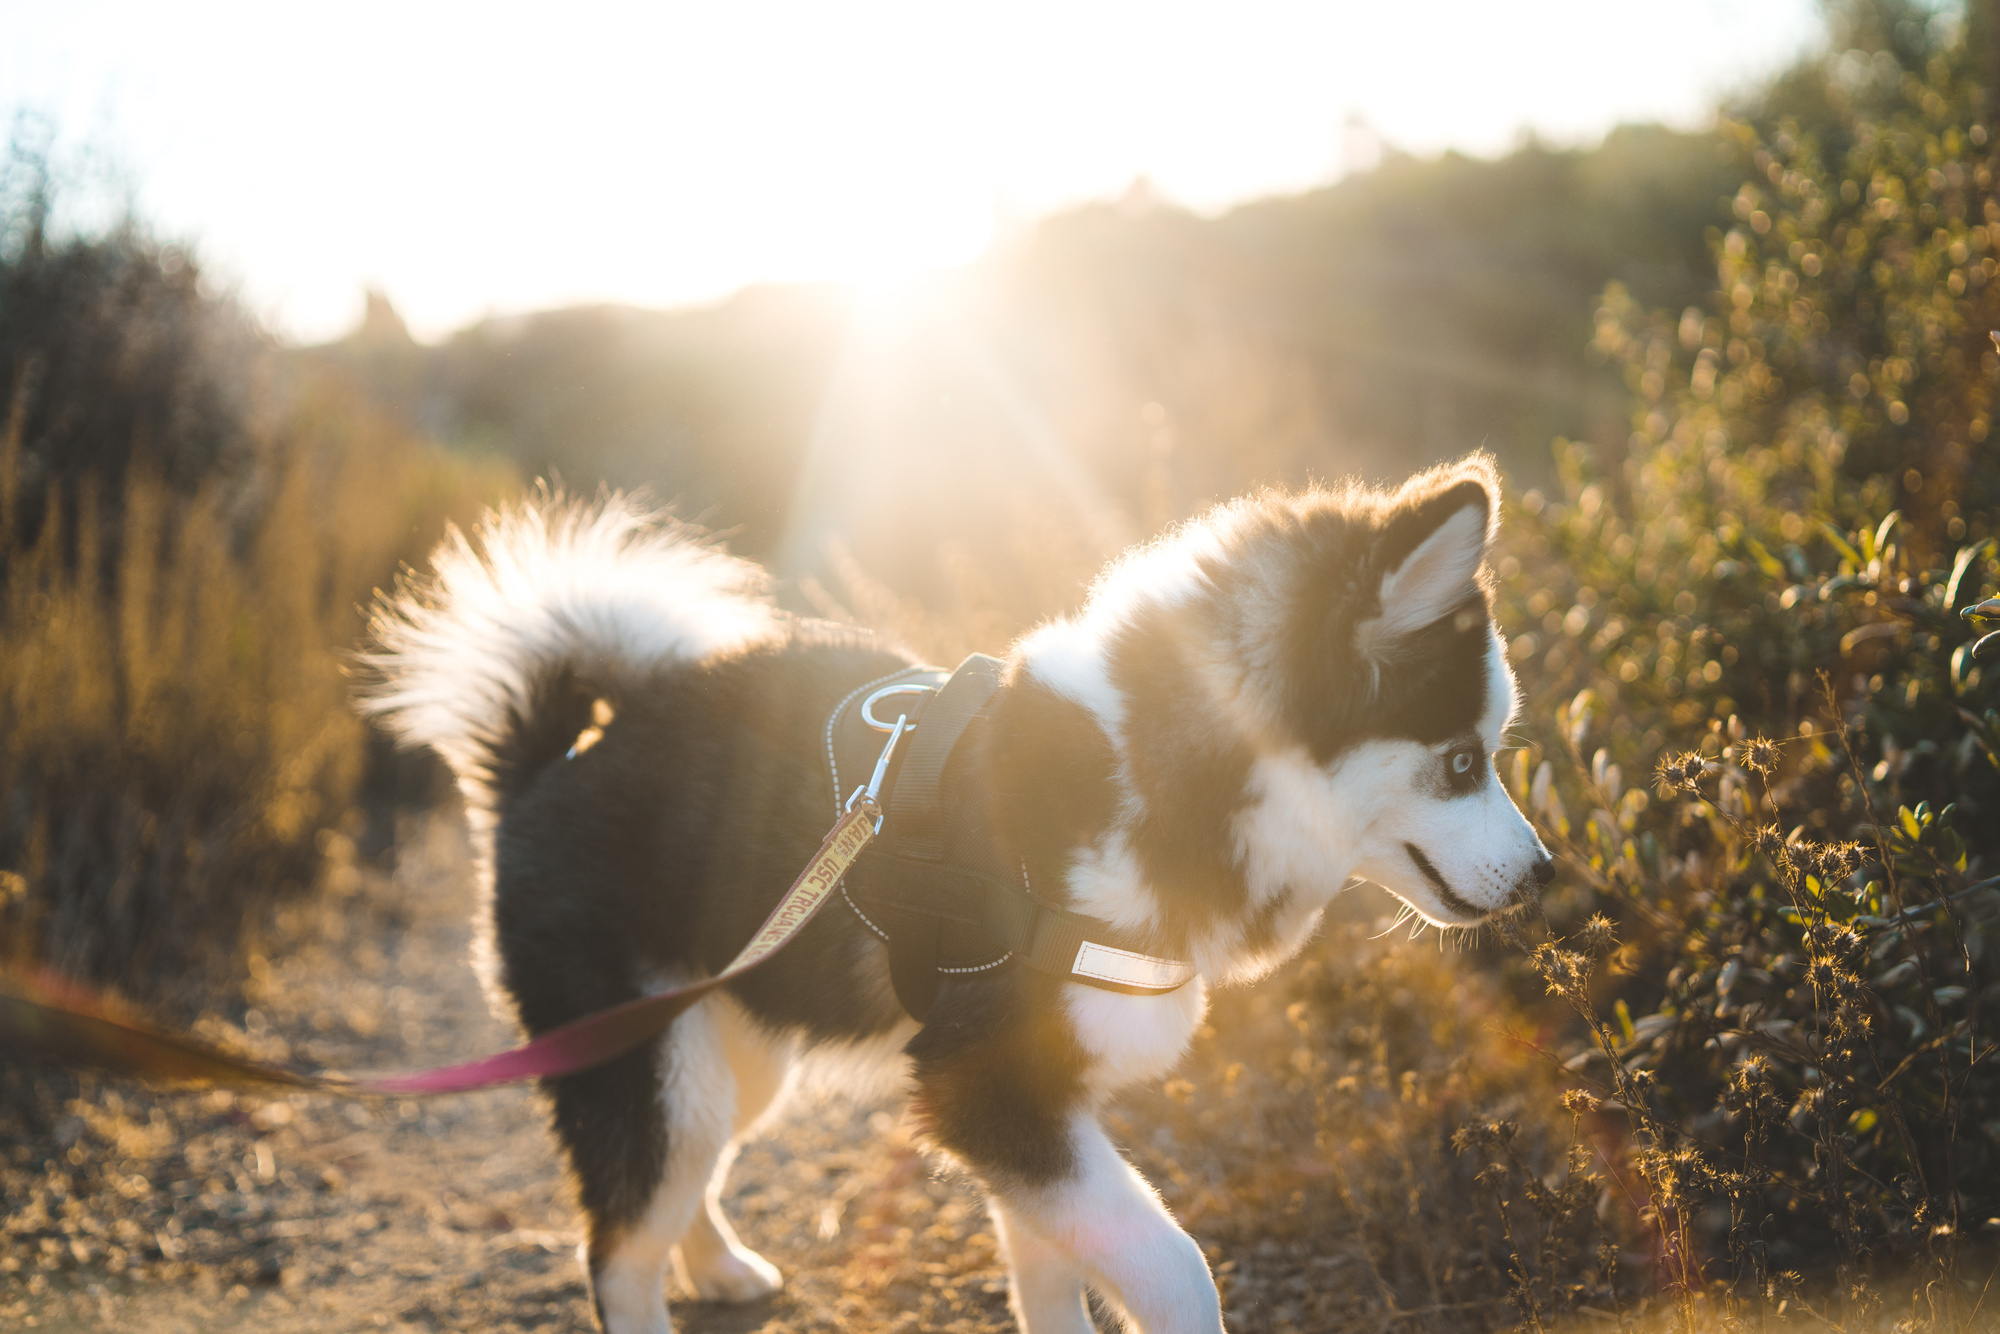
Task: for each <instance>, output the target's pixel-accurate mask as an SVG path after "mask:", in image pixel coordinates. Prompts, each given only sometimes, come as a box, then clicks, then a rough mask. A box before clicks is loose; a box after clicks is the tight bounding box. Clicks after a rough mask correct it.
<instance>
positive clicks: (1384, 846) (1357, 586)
mask: <svg viewBox="0 0 2000 1334" xmlns="http://www.w3.org/2000/svg"><path fill="white" fill-rule="evenodd" d="M1498 504H1500V488H1498V474H1496V472H1494V466H1492V462H1490V460H1488V458H1486V456H1474V458H1468V460H1462V462H1458V464H1450V466H1444V468H1436V470H1432V472H1426V474H1420V476H1416V478H1412V480H1410V482H1406V484H1404V486H1402V488H1398V490H1394V492H1386V490H1372V488H1348V490H1338V492H1324V490H1322V492H1308V494H1302V496H1266V498H1262V500H1260V502H1256V504H1254V506H1246V508H1242V510H1238V512H1236V516H1234V522H1230V524H1226V528H1230V530H1232V532H1230V534H1228V536H1226V538H1224V546H1230V548H1234V550H1236V552H1238V558H1236V560H1230V562H1226V564H1220V562H1218V564H1216V566H1210V568H1212V570H1214V572H1218V576H1220V582H1224V584H1230V582H1232V584H1234V588H1232V590H1226V598H1224V600H1226V602H1228V604H1230V606H1234V634H1232V636H1230V638H1234V640H1236V644H1238V646H1240V650H1238V656H1240V660H1244V662H1248V664H1250V666H1248V670H1246V676H1244V682H1242V686H1244V694H1246V696H1248V698H1260V700H1262V702H1264V708H1262V710H1258V712H1264V716H1268V718H1270V716H1274V718H1276V726H1278V738H1276V742H1278V746H1276V752H1278V754H1286V756H1292V764H1290V768H1288V770H1282V772H1284V774H1286V776H1284V778H1282V784H1284V786H1286V788H1288V796H1286V798H1284V800H1286V804H1288V806H1290V808H1292V810H1294V812H1296V816H1294V820H1290V822H1288V824H1290V830H1288V832H1286V834H1282V838H1290V840H1296V838H1298V834H1296V830H1298V824H1300V818H1306V820H1316V822H1318V828H1320V830H1324V834H1322V838H1324V840H1326V842H1324V844H1322V846H1324V848H1326V852H1328V856H1330V858H1332V856H1336V854H1338V862H1346V864H1348V866H1350V868H1352V872H1354V874H1358V876H1364V878H1368V880H1374V882H1376V884H1382V886H1386V888H1388V890H1392V892H1394V894H1396V896H1400V898H1402V900H1404V902H1408V904H1410V906H1412V908H1416V912H1420V914H1422V916H1424V918H1426V920H1430V922H1434V924H1440V926H1464V924H1470V922H1478V920H1480V918H1484V916H1486V914H1490V912H1494V910H1496V908H1500V906H1504V904H1506V902H1508V900H1510V898H1514V896H1516V894H1530V892H1534V890H1536V888H1540V884H1544V882H1546V880H1548V876H1550V874H1552V870H1554V864H1552V862H1550V858H1548V852H1546V850H1544V848H1542V842H1540V840H1538V838H1536V834H1534V828H1530V824H1528V822H1526V820H1524V818H1522V814H1520V810H1516V808H1514V802H1512V800H1510V798H1508V794H1506V788H1502V786H1500V774H1498V770H1496V766H1494V754H1496V752H1498V750H1500V746H1502V738H1504V732H1506V728H1508V724H1510V722H1512V718H1514V710H1516V686H1514V674H1512V672H1510V670H1508V662H1506V646H1504V642H1502V640H1500V636H1498V634H1496V630H1494V624H1492V608H1490V594H1488V588H1486V582H1484V578H1486V576H1484V566H1486V552H1488V546H1490V542H1492V536H1494V528H1496V518H1498ZM1264 750H1266V752H1270V750H1272V748H1270V746H1264ZM1300 752H1304V756H1300ZM1274 772H1276V770H1274ZM1278 782H1280V780H1278V778H1266V788H1274V786H1278ZM1308 812H1314V814H1308ZM1252 840H1254V836H1252ZM1336 844H1338V846H1336ZM1254 854H1256V848H1252V856H1254ZM1338 862H1336V864H1338Z"/></svg>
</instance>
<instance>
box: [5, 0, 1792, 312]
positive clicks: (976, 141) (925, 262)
mask: <svg viewBox="0 0 2000 1334" xmlns="http://www.w3.org/2000/svg"><path fill="white" fill-rule="evenodd" d="M1815 14H1816V7H1815V5H1814V4H1813V2H1812V0H1513V2H1512V3H1495V0H1431V3H1428V4H1424V5H1412V4H1408V3H1399V2H1398V0H1373V2H1372V3H1355V2H1354V0H1322V2H1321V3H1303V2H1301V0H1293V2H1292V3H1274V2H1272V0H1232V2H1231V3H1228V4H1220V3H1212V4H1202V5H1190V4H1180V3H1172V2H1171V0H1146V2H1145V3H1125V2H1124V0H1117V2H1103V3H1100V2H1097V0H1003V2H997V3H996V2H992V0H982V2H980V3H959V2H955V0H912V2H909V3H903V2H900V0H843V2H842V3H829V2H828V0H813V2H811V3H776V2H775V0H700V2H699V3H685V2H680V0H662V2H660V3H651V4H606V3H581V2H579V0H571V3H568V4H563V5H554V4H548V3H541V4H536V5H514V4H503V3H496V2H494V0H488V2H487V3H481V4H465V3H445V2H443V0H399V3H394V4H388V3H375V2H374V0H349V2H348V3H343V4H339V5H329V4H316V5H306V4H294V3H284V2H282V0H280V2H277V3H273V0H255V2H254V3H227V2H226V0H188V2H187V3H180V4H162V3H159V2H158V0H145V2H144V3H112V2H110V0H56V2H52V0H0V33H4V34H5V40H4V42H0V114H9V113H12V112H14V111H17V110H19V109H22V108H28V109H33V110H35V111H37V112H39V113H41V114H43V115H44V116H46V117H47V118H48V119H49V120H51V121H52V122H53V123H54V124H55V126H56V127H57V128H58V130H59V133H60V139H59V144H60V146H61V147H62V148H63V149H65V150H69V151H75V150H78V149H82V148H89V149H92V150H94V151H95V152H96V153H97V154H98V155H100V156H101V157H104V158H108V159H109V160H110V161H111V162H113V163H114V164H115V167H116V170H117V171H118V173H120V174H121V175H122V177H123V179H124V180H126V181H127V182H129V184H130V185H131V187H132V188H133V190H134V192H135V194H136V199H137V203H138V205H139V209H140V211H141V213H142V214H143V215H144V216H146V217H147V218H149V219H151V220H152V221H153V222H154V223H155V224H157V225H158V226H160V227H161V228H162V229H163V230H165V231H166V232H168V233H169V234H172V235H176V236H181V237H185V238H189V239H192V240H193V241H195V242H196V243H197V244H198V246H199V247H200V249H201V252H202V253H203V255H204V256H205V257H206V259H207V261H208V263H209V265H210V267H211V269H213V270H216V271H219V272H220V273H221V274H223V275H225V276H226V277H228V278H229V279H231V280H233V281H234V282H236V283H238V284H239V285H240V287H241V290H242V291H243V292H244V293H245V295H246V296H247V297H248V298H249V300H250V301H251V303H252V305H253V306H254V307H255V308H256V309H258V310H259V311H261V312H262V313H264V314H265V315H266V316H267V317H269V318H270V319H272V320H273V321H274V322H275V323H276V324H277V325H278V327H280V328H281V329H283V330H285V331H287V332H289V333H290V334H292V335H293V336H295V337H299V338H305V339H318V338H323V337H327V336H330V335H332V334H335V333H338V332H340V331H341V330H343V329H344V328H346V327H347V326H348V325H350V324H351V323H352V322H353V320H354V319H355V318H356V317H357V315H358V313H359V310H360V304H361V298H360V291H361V288H362V286H363V285H364V284H369V283H372V284H376V285H379V286H381V287H383V288H384V289H386V290H387V291H388V293H389V295H390V296H391V298H392V299H393V300H394V301H395V302H396V304H397V306H398V307H399V308H400V309H401V310H402V311H403V313H404V314H405V316H406V317H407V318H408V319H409V320H410V322H411V324H412V326H413V327H414V328H415V330H416V331H417V333H418V334H419V336H432V337H435V336H438V335H441V334H443V333H445V332H447V331H449V330H450V329H453V328H455V327H458V326H460V325H462V324H464V323H466V322H468V321H470V320H472V319H475V318H477V317H478V316H480V315H481V314H485V313H489V312H494V311H517V310H526V309H535V308H541V307H548V306H554V305H562V304H568V303H572V302H579V301H592V300H616V301H627V302H634V303H640V304H652V305H663V304H678V303H687V302H695V301H703V300H709V299H712V298H715V297H718V296H721V295H723V294H725V293H727V292H729V291H732V290H734V289H735V288H737V287H740V286H741V285H743V284H745V283H747V282H752V281H759V280H791V279H820V278H833V279H852V280H858V281H872V280H883V279H892V278H894V277H896V276H898V275H903V274H907V273H910V272H912V271H915V270H918V269H922V268H927V267H938V266H945V265H951V264H955V263H960V262H963V261H964V260H966V259H968V258H970V257H972V256H973V255H975V254H976V253H977V252H978V251H980V250H981V249H982V248H983V247H984V246H985V245H986V244H987V243H988V242H989V241H990V240H991V238H992V236H993V234H994V231H995V228H996V225H998V226H1005V225H1007V222H1008V220H1019V219H1023V218H1029V217H1032V216H1035V215H1037V214H1040V213H1043V212H1046V211H1047V210H1049V209H1051V208H1054V207H1058V206H1060V205H1063V204H1066V203H1071V202H1075V201H1078V200H1082V199H1088V198H1101V197H1106V196H1111V195H1116V194H1118V193H1121V192H1122V191H1123V190H1124V188H1125V187H1126V186H1127V185H1128V184H1129V183H1130V181H1131V180H1132V179H1133V178H1134V177H1135V176H1138V175H1141V174H1144V175H1146V176H1148V177H1149V178H1150V179H1151V180H1152V181H1153V182H1154V184H1155V186H1156V188H1158V189H1159V190H1160V192H1161V193H1163V194H1165V195H1166V196H1167V197H1169V198H1171V199H1175V200H1177V201H1180V202H1183V203H1186V204H1189V205H1192V206H1195V207H1198V208H1201V209H1204V210H1213V209H1218V208H1221V207H1225V206H1227V205H1228V204H1230V203H1233V202H1235V201H1238V200H1242V199H1246V198H1250V197H1254V196H1257V195H1260V194H1267V193H1271V192H1275V191H1292V190H1298V189H1302V188H1306V187H1310V186H1313V185H1316V184H1321V183H1324V182H1326V181H1329V180H1331V179H1333V178H1335V177H1336V176H1338V175H1339V173H1340V171H1341V169H1342V165H1343V142H1344V140H1345V139H1346V138H1347V136H1346V134H1345V133H1344V130H1343V127H1344V126H1345V125H1346V123H1347V120H1348V118H1349V116H1350V115H1354V114H1358V115H1359V116H1361V117H1363V118H1364V119H1365V120H1366V121H1367V123H1368V124H1369V125H1371V126H1372V127H1373V128H1374V130H1375V131H1376V132H1377V133H1378V134H1379V135H1380V136H1381V138H1382V139H1383V140H1384V141H1386V142H1388V143H1390V144H1393V145H1396V146H1398V147H1400V148H1403V149H1406V150H1410V151H1414V152H1419V153H1433V152H1436V151H1438V150H1440V149H1442V148H1445V147H1456V148H1460V149H1463V150H1467V151H1471V152H1478V153H1493V152H1501V151H1505V150H1506V149H1507V148H1508V147H1509V146H1511V145H1512V144H1513V143H1514V142H1515V141H1516V139H1517V137H1518V136H1519V134H1520V133H1521V132H1522V130H1523V128H1524V127H1532V128H1533V129H1534V130H1535V131H1537V132H1539V133H1540V134H1541V135H1543V137H1545V138H1547V139H1551V140H1555V141H1558V142H1580V141H1588V140H1590V139H1593V138H1595V137H1596V136H1597V135H1599V134H1601V133H1602V132H1603V131H1604V130H1605V129H1606V128H1608V127H1609V126H1611V125H1613V124H1616V123H1618V122H1619V121H1621V120H1638V119H1664V120H1667V121H1670V122H1673V123H1677V124H1682V125H1693V124H1698V123H1701V122H1702V121H1704V120H1705V119H1706V117H1707V114H1708V109H1709V107H1710V106H1711V104H1712V102H1713V99H1714V98H1715V96H1716V95H1717V94H1718V93H1721V92H1726V91H1728V90H1730V89H1731V88H1734V87H1736V86H1738V85H1739V84H1740V83H1741V82H1742V81H1744V80H1745V79H1747V78H1750V77H1754V76H1755V75H1757V74H1759V73H1762V72H1764V71H1767V70H1769V69H1771V68H1773V67H1775V66H1777V65H1779V64H1781V63H1782V62H1783V61H1785V60H1786V59H1788V58H1789V57H1790V56H1791V55H1793V54H1795V53H1796V52H1797V51H1798V50H1799V49H1800V48H1801V47H1803V46H1804V45H1806V44H1807V43H1808V42H1810V41H1811V40H1813V39H1814V38H1815V37H1816V36H1817V34H1818V31H1819V30H1818V26H1817V20H1816V17H1815Z"/></svg>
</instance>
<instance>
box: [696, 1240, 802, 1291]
mask: <svg viewBox="0 0 2000 1334" xmlns="http://www.w3.org/2000/svg"><path fill="white" fill-rule="evenodd" d="M687 1258H688V1259H689V1260H692V1259H693V1257H692V1256H690V1257H687ZM702 1260H703V1261H704V1263H703V1264H702V1265H701V1266H700V1267H699V1268H697V1267H696V1266H695V1265H693V1264H691V1263H690V1264H689V1265H688V1266H687V1273H686V1275H685V1277H686V1280H687V1285H688V1286H689V1287H690V1288H693V1289H694V1295H695V1296H697V1297H699V1298H701V1299H702V1300H703V1301H705V1302H754V1301H756V1300H757V1299H758V1298H760V1297H768V1296H770V1295H771V1294H772V1293H774V1292H776V1291H777V1290H778V1289H779V1288H782V1287H783V1286H784V1285H785V1279H784V1276H783V1275H782V1274H780V1273H779V1272H778V1268H777V1266H776V1265H774V1264H772V1263H771V1262H770V1261H769V1260H766V1259H765V1258H764V1257H763V1256H761V1255H759V1254H757V1252H755V1251H753V1250H751V1249H749V1248H748V1247H745V1246H733V1247H730V1248H729V1249H728V1250H718V1251H716V1252H715V1253H714V1254H712V1255H706V1256H703V1257H702Z"/></svg>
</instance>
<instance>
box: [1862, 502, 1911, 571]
mask: <svg viewBox="0 0 2000 1334" xmlns="http://www.w3.org/2000/svg"><path fill="white" fill-rule="evenodd" d="M1902 521H1903V511H1901V510H1890V511H1889V512H1888V513H1887V514H1885V515H1883V516H1882V522H1881V524H1879V525H1878V526H1877V527H1876V529H1875V541H1874V543H1873V546H1874V548H1875V549H1874V550H1873V551H1871V552H1869V553H1868V559H1870V560H1873V559H1875V557H1877V556H1879V555H1881V554H1882V552H1883V551H1884V550H1885V549H1887V547H1888V545H1889V534H1890V532H1891V531H1893V530H1894V528H1895V527H1896V525H1897V524H1899V523H1901V522H1902Z"/></svg>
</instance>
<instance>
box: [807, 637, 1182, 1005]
mask: <svg viewBox="0 0 2000 1334" xmlns="http://www.w3.org/2000/svg"><path fill="white" fill-rule="evenodd" d="M1001 666H1002V664H1001V663H1000V661H999V659H997V658H989V657H987V656H985V655H984V654H979V653H975V654H973V655H972V656H971V657H969V658H967V659H966V660H965V661H964V662H963V663H961V664H959V667H958V670H957V671H955V672H947V671H945V670H944V669H942V668H938V667H912V668H908V669H907V670H904V671H901V672H896V673H894V674H892V675H889V676H885V677H882V678H880V679H878V680H874V681H870V682H868V683H867V684H865V685H862V686H858V687H856V688H855V689H854V690H853V691H852V692H851V693H850V694H849V695H848V696H847V697H846V698H845V699H843V700H841V702H840V703H839V704H838V705H836V706H835V707H834V710H833V713H832V714H831V715H830V716H829V717H828V718H827V720H826V760H827V766H828V769H829V770H830V772H831V776H832V779H833V792H834V804H835V806H836V808H837V809H841V810H844V809H845V808H846V807H847V805H848V804H850V803H851V802H852V801H853V800H854V799H855V797H856V796H858V795H859V793H860V792H861V791H863V790H864V789H866V790H868V791H870V792H871V793H872V794H873V795H874V797H875V799H876V801H877V802H878V804H879V805H880V806H881V807H882V809H883V810H884V811H885V812H886V814H885V815H884V817H883V821H882V825H881V829H880V832H879V833H878V835H877V836H876V838H875V841H874V842H873V843H871V844H870V845H869V847H868V850H867V851H866V852H864V853H862V855H861V857H860V859H859V860H858V861H856V862H855V864H854V867H853V869H852V870H850V871H849V872H848V873H847V878H846V880H845V881H843V882H842V884H841V895H842V897H843V898H845V899H846V901H847V905H848V907H849V908H851V909H853V911H854V914H855V916H857V917H859V918H860V919H861V921H862V923H863V924H864V925H866V926H867V927H868V929H869V930H870V931H872V932H874V933H875V935H876V936H878V937H879V938H880V939H881V940H882V941H883V943H884V944H886V945H887V946H888V947H889V976H890V979H891V980H892V981H893V983H894V984H895V988H896V999H897V1000H899V1001H900V1002H902V1005H903V1008H904V1009H905V1010H907V1011H909V1013H910V1016H911V1017H912V1018H914V1019H916V1020H918V1021H920V1022H921V1021H922V1020H924V1019H925V1018H926V1017H927V1016H928V1015H929V1014H930V1009H931V1004H932V1002H933V1001H934V1000H935V999H936V998H937V991H938V986H939V984H940V983H941V982H942V981H943V979H945V978H946V977H952V976H967V975H973V974H980V973H991V972H997V971H998V970H1000V969H1003V968H1007V967H1010V966H1012V965H1014V964H1026V965H1028V966H1029V967H1031V968H1034V969H1036V970H1037V971H1039V972H1045V973H1052V974H1056V975H1058V976H1061V977H1063V978H1065V979H1066V980H1069V981H1074V982H1082V983H1084V984H1086V985H1089V986H1093V987H1102V988H1104V989H1106V990H1110V991H1120V992H1125V993H1127V994H1132V995H1144V996H1152V995H1159V994H1161V993H1163V992H1168V991H1172V990H1174V989H1175V988H1177V987H1180V986H1182V985H1183V984H1185V983H1186V982H1187V981H1188V980H1189V979H1191V978H1192V977H1193V976H1194V965H1193V964H1192V963H1189V962H1187V961H1185V960H1179V959H1163V958H1161V957H1159V956H1158V955H1154V954H1148V953H1146V952H1145V951H1144V950H1142V949H1140V948H1139V946H1140V945H1141V944H1142V943H1143V942H1140V941H1137V940H1135V939H1134V938H1133V937H1132V936H1131V935H1130V934H1129V933H1127V932H1123V931H1120V930H1118V929H1117V928H1116V927H1114V926H1112V925H1111V924H1110V923H1109V922H1105V921H1103V920H1101V919H1099V918H1096V917H1090V916H1087V915H1085V914H1083V913H1078V912H1071V911H1070V910H1069V909H1067V908H1063V907H1060V906H1058V905H1056V904H1053V903H1050V902H1048V901H1047V900H1045V899H1043V898H1041V897H1040V896H1039V895H1037V894H1036V893H1035V892H1034V888H1033V886H1032V885H1030V884H1029V883H1028V872H1027V867H1026V865H1025V864H1024V863H1023V862H1022V861H1021V859H1020V858H1019V857H1017V856H1014V855H1013V854H1012V853H1011V852H1010V851H1009V850H1008V849H1006V848H1004V847H1002V846H1001V842H1000V840H999V838H998V837H997V836H996V835H995V834H994V833H993V832H992V830H990V829H989V828H988V827H987V820H986V810H985V803H983V802H981V801H979V800H978V799H977V794H975V793H970V792H967V791H965V787H966V784H964V783H963V782H961V781H957V779H956V775H955V774H953V775H948V773H947V770H948V767H949V765H950V762H951V759H952V756H953V754H954V752H955V751H956V749H957V747H958V744H959V742H960V740H961V739H962V738H963V737H964V736H965V734H966V731H967V729H968V728H969V727H970V726H971V725H972V724H973V723H974V722H975V721H978V720H980V719H981V716H982V712H983V710H984V709H985V707H986V705H987V702H988V701H989V700H991V699H992V698H993V694H994V692H995V691H996V690H997V689H998V688H999V685H1000V672H1001ZM898 719H901V720H903V725H902V726H898V724H897V720H898Z"/></svg>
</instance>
